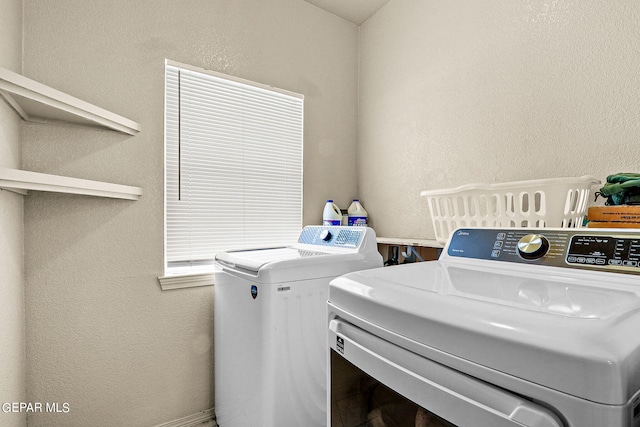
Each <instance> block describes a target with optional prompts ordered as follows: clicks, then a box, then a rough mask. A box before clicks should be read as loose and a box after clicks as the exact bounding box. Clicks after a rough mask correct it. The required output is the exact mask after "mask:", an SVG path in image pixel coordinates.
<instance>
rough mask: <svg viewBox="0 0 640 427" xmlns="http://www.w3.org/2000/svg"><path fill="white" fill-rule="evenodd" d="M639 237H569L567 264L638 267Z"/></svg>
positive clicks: (639, 255) (639, 254) (639, 253)
mask: <svg viewBox="0 0 640 427" xmlns="http://www.w3.org/2000/svg"><path fill="white" fill-rule="evenodd" d="M639 261H640V239H628V238H617V237H613V236H604V235H600V236H581V235H576V236H573V237H572V239H571V244H570V246H569V251H568V253H567V263H568V264H581V265H595V266H605V265H606V266H621V267H638V266H639Z"/></svg>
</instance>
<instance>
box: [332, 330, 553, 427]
mask: <svg viewBox="0 0 640 427" xmlns="http://www.w3.org/2000/svg"><path fill="white" fill-rule="evenodd" d="M329 346H330V347H331V349H333V350H335V351H336V353H338V354H339V355H341V356H342V357H344V358H345V359H347V360H348V361H349V362H351V363H352V364H354V365H355V366H357V367H358V368H359V369H360V370H362V371H363V372H365V373H367V374H368V375H370V376H372V377H373V378H375V379H376V380H378V381H380V382H381V383H383V384H385V385H386V386H387V387H389V388H391V389H392V390H394V391H396V392H397V393H399V394H400V395H402V396H404V397H405V398H407V399H409V400H411V401H413V402H415V403H417V404H418V405H420V406H422V407H423V408H424V409H427V410H429V411H431V412H433V413H435V414H436V415H438V416H440V417H442V418H444V419H445V420H447V421H449V422H452V423H454V424H455V425H459V426H469V425H483V426H492V427H514V426H519V427H522V426H527V427H563V423H562V422H561V421H560V419H559V418H558V417H557V416H556V415H555V414H554V413H552V412H551V411H550V410H548V409H546V408H544V407H542V406H540V405H537V404H535V403H533V402H531V401H529V400H527V399H524V398H522V397H520V396H518V395H515V394H513V393H509V392H508V391H506V390H504V389H502V388H499V387H496V386H494V385H492V384H489V383H487V382H485V381H482V380H479V379H477V378H474V377H471V376H469V375H466V374H464V373H462V372H459V371H456V370H454V369H451V368H449V367H447V366H444V365H442V364H440V363H437V362H434V361H432V360H430V359H427V358H425V357H422V356H420V355H418V354H416V353H413V352H411V351H408V350H406V349H404V348H401V347H398V346H396V345H394V344H392V343H390V342H388V341H386V340H383V339H381V338H379V337H377V336H375V335H372V334H370V333H369V332H367V331H365V330H363V329H360V328H358V327H357V326H354V325H353V324H351V323H349V322H347V321H344V320H343V319H340V318H337V319H333V320H331V321H330V322H329ZM329 390H331V388H329Z"/></svg>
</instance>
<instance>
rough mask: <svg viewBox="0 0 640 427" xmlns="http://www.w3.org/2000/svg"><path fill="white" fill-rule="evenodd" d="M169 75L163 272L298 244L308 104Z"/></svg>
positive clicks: (170, 67) (181, 70)
mask: <svg viewBox="0 0 640 427" xmlns="http://www.w3.org/2000/svg"><path fill="white" fill-rule="evenodd" d="M165 76H166V77H165V202H166V203H165V208H166V212H165V220H166V224H165V230H166V245H165V253H166V260H167V266H168V267H172V266H189V265H193V266H196V265H198V264H208V263H211V262H212V260H213V257H214V255H215V253H216V252H219V251H223V250H230V249H246V248H255V247H264V246H275V245H285V244H290V243H292V242H295V241H296V239H297V237H298V234H299V233H300V230H301V228H302V153H303V99H302V96H301V95H297V94H293V93H289V92H285V91H282V90H277V89H272V88H266V87H265V86H262V85H258V84H255V83H251V82H247V81H244V80H240V79H236V78H233V77H229V76H224V77H223V75H220V74H217V73H213V72H208V71H205V70H197V69H194V68H193V67H188V66H182V65H178V64H176V63H173V62H170V61H167V64H166V73H165Z"/></svg>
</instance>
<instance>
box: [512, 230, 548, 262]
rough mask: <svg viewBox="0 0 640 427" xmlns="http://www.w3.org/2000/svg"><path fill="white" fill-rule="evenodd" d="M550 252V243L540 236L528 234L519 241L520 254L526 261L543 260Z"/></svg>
mask: <svg viewBox="0 0 640 427" xmlns="http://www.w3.org/2000/svg"><path fill="white" fill-rule="evenodd" d="M548 250H549V241H548V240H547V238H546V237H544V236H542V235H540V234H527V235H526V236H524V237H522V238H521V239H520V240H519V241H518V254H520V256H521V257H522V258H524V259H538V258H542V257H543V256H544V255H545V254H546V253H547V251H548Z"/></svg>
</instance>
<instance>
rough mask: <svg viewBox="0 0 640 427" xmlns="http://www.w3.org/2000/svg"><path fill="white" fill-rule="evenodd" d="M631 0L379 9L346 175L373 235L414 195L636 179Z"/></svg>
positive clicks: (366, 39)
mask: <svg viewBox="0 0 640 427" xmlns="http://www.w3.org/2000/svg"><path fill="white" fill-rule="evenodd" d="M638 22H640V3H638V2H637V1H635V0H622V1H616V2H610V1H605V0H597V1H588V2H582V1H577V0H559V1H542V0H521V1H513V0H477V1H476V0H474V1H470V0H430V1H423V0H392V1H391V2H390V3H388V4H387V5H386V6H385V7H384V8H383V9H381V10H380V11H379V12H378V13H377V14H376V15H374V16H373V17H372V18H371V19H369V20H368V21H366V22H365V23H364V24H363V25H362V26H361V34H360V37H361V38H360V82H359V84H360V95H359V127H358V129H359V135H358V140H359V143H358V144H359V145H358V150H359V151H358V153H359V154H358V180H359V185H360V197H361V199H362V201H363V203H364V205H365V207H366V209H367V210H368V211H369V215H370V217H371V222H372V225H373V226H374V227H375V229H376V232H377V233H378V235H381V236H388V237H417V238H419V237H422V238H430V237H433V235H434V232H433V230H432V226H431V218H430V217H429V215H428V209H427V206H426V203H425V201H424V200H421V198H420V191H422V190H426V189H436V188H447V187H452V186H457V185H461V184H465V183H472V182H501V181H513V180H521V179H535V178H546V177H559V176H580V175H583V174H591V175H594V176H596V177H597V178H599V179H601V180H604V179H605V177H606V176H607V175H608V174H610V173H615V172H621V171H622V172H638V171H640V151H639V150H638V149H637V147H638V137H639V135H640V102H639V99H640V85H639V84H638V70H639V69H640V50H639V49H638V40H640V26H638Z"/></svg>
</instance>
